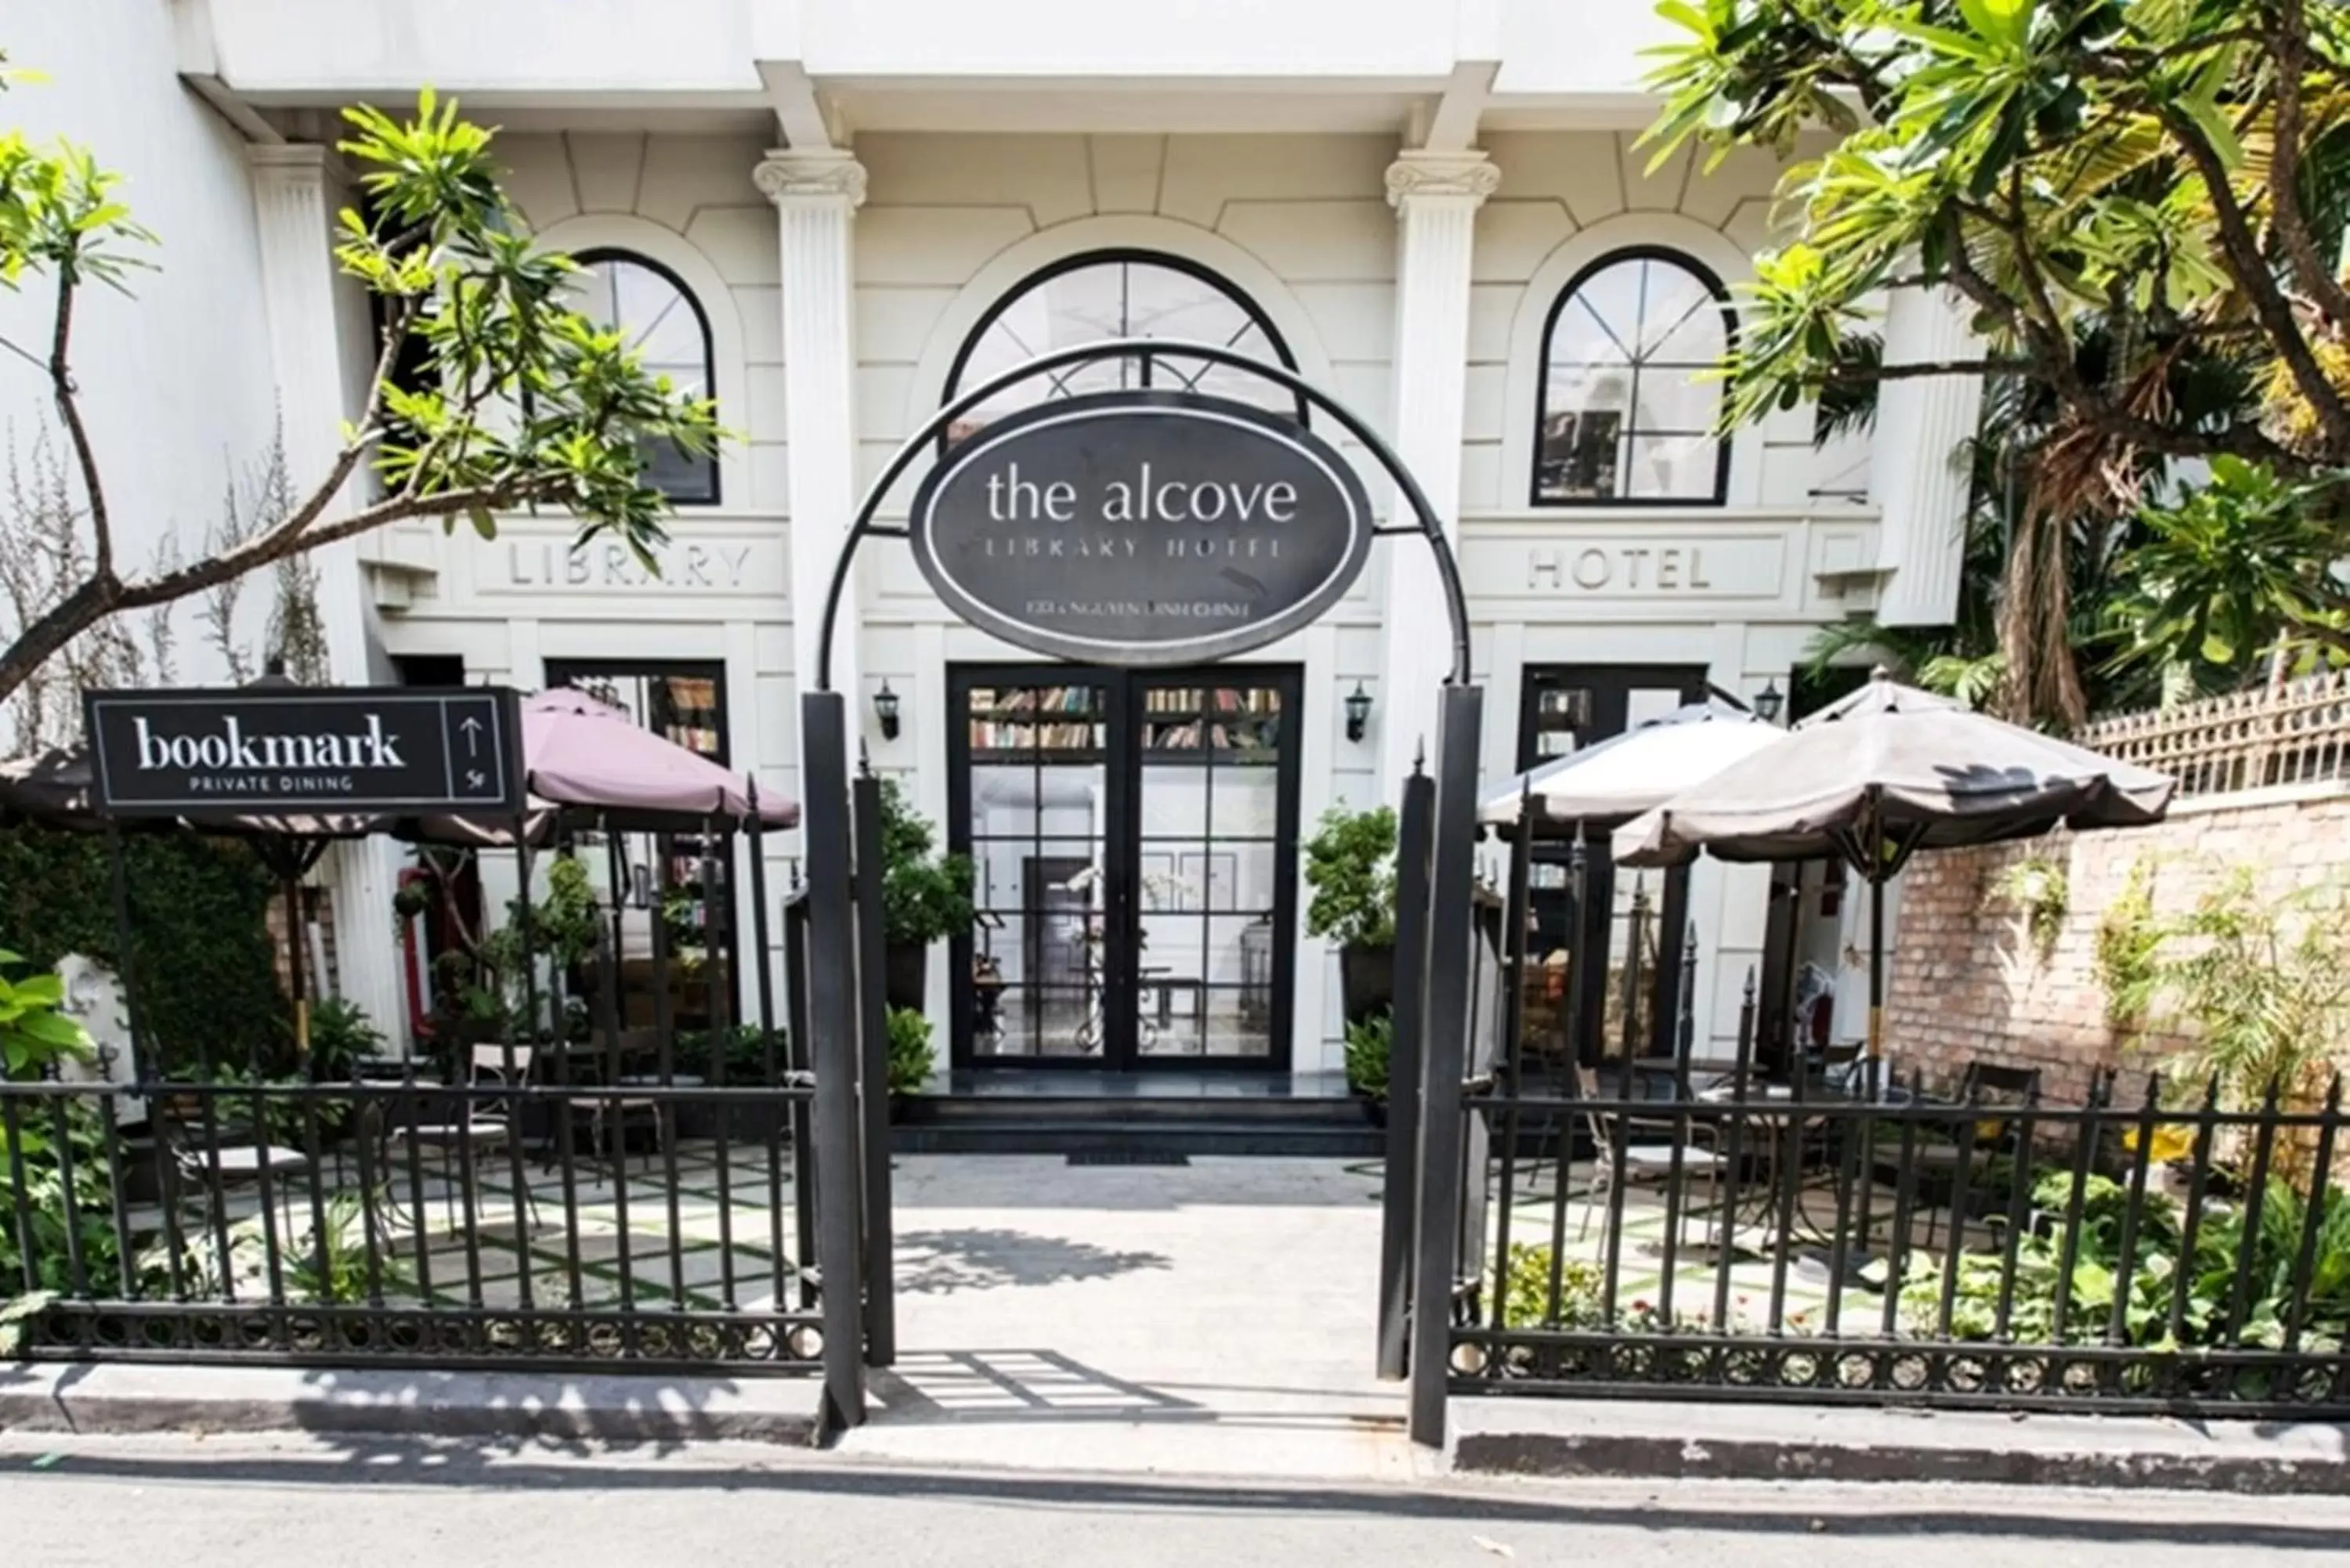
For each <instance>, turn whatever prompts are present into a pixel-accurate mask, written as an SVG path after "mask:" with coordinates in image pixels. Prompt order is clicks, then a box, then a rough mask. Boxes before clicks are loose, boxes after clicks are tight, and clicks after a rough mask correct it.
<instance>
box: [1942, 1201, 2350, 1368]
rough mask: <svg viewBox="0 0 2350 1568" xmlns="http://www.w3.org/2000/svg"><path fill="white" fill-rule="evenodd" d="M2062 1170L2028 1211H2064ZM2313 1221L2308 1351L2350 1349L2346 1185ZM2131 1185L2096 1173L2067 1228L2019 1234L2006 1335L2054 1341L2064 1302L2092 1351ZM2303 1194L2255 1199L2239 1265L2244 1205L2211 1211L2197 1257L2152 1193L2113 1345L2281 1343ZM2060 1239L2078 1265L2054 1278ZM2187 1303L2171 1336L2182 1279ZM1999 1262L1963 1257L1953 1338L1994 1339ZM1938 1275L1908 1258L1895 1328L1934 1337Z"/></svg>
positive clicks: (2114, 1282)
mask: <svg viewBox="0 0 2350 1568" xmlns="http://www.w3.org/2000/svg"><path fill="white" fill-rule="evenodd" d="M2072 1182H2073V1177H2072V1174H2071V1172H2069V1171H2062V1170H2052V1171H2043V1172H2042V1173H2041V1174H2040V1176H2039V1178H2038V1179H2037V1180H2036V1181H2035V1182H2034V1183H2033V1207H2034V1208H2035V1209H2037V1210H2040V1211H2041V1212H2043V1213H2049V1212H2058V1213H2061V1212H2063V1211H2064V1210H2065V1209H2067V1208H2068V1207H2069V1204H2070V1199H2071V1197H2072ZM2128 1208H2129V1191H2128V1189H2127V1188H2126V1187H2124V1186H2123V1185H2122V1184H2121V1183H2120V1182H2117V1181H2115V1180H2113V1179H2110V1178H2107V1177H2103V1176H2092V1177H2090V1178H2088V1179H2087V1181H2086V1183H2085V1186H2084V1187H2083V1189H2082V1203H2081V1217H2080V1220H2079V1222H2078V1226H2077V1230H2078V1232H2079V1233H2078V1235H2077V1237H2070V1238H2068V1236H2067V1232H2068V1231H2073V1230H2074V1229H2075V1227H2074V1226H2071V1225H2066V1224H2064V1223H2061V1222H2059V1223H2056V1224H2054V1225H2050V1226H2048V1227H2046V1228H2045V1229H2044V1230H2043V1231H2034V1232H2031V1233H2027V1234H2025V1235H2023V1236H2021V1237H2019V1238H2017V1241H2016V1248H2015V1286H2014V1291H2013V1295H2012V1302H2011V1303H2010V1309H2009V1320H2008V1321H2009V1331H2008V1332H2009V1335H2010V1337H2012V1338H2013V1339H2015V1340H2017V1341H2019V1342H2022V1343H2025V1344H2031V1343H2034V1342H2038V1343H2048V1342H2051V1341H2052V1340H2053V1339H2054V1335H2055V1332H2056V1305H2057V1303H2058V1302H2059V1301H2060V1300H2062V1301H2064V1303H2065V1324H2064V1339H2063V1343H2064V1344H2067V1345H2086V1344H2095V1343H2101V1342H2103V1340H2104V1339H2105V1337H2106V1330H2107V1328H2108V1326H2109V1324H2111V1321H2112V1317H2113V1309H2114V1301H2115V1296H2116V1291H2117V1290H2119V1289H2121V1288H2122V1286H2123V1282H2122V1279H2121V1234H2122V1230H2123V1224H2124V1220H2125V1218H2126V1214H2127V1211H2128ZM2308 1215H2309V1209H2308V1204H2307V1202H2306V1200H2305V1199H2303V1197H2302V1195H2301V1193H2300V1192H2298V1191H2296V1190H2295V1189H2293V1186H2292V1184H2291V1183H2289V1182H2286V1181H2284V1180H2282V1179H2274V1178H2272V1179H2271V1180H2270V1182H2269V1184H2268V1188H2267V1190H2266V1192H2265V1194H2264V1195H2263V1197H2262V1201H2261V1205H2260V1216H2259V1220H2258V1224H2259V1230H2258V1231H2256V1232H2255V1233H2254V1234H2253V1236H2252V1239H2251V1251H2250V1253H2249V1259H2248V1257H2247V1253H2246V1250H2245V1245H2244V1226H2245V1222H2246V1215H2245V1213H2244V1210H2243V1207H2242V1206H2235V1207H2230V1208H2227V1209H2220V1208H2218V1207H2216V1206H2215V1207H2214V1208H2212V1209H2210V1210H2207V1211H2206V1213H2205V1215H2204V1217H2203V1221H2202V1223H2201V1224H2200V1225H2199V1226H2198V1227H2196V1233H2195V1250H2194V1251H2193V1252H2192V1253H2191V1254H2187V1253H2185V1251H2184V1243H2185V1226H2184V1222H2183V1220H2184V1217H2183V1213H2182V1211H2181V1209H2180V1207H2179V1205H2178V1202H2177V1201H2176V1200H2174V1199H2171V1198H2169V1197H2168V1196H2167V1195H2165V1194H2162V1193H2157V1192H2149V1193H2147V1195H2146V1199H2145V1203H2144V1207H2143V1208H2142V1209H2141V1210H2139V1213H2138V1223H2137V1237H2136V1240H2135V1241H2134V1243H2133V1262H2132V1263H2131V1269H2130V1275H2129V1280H2128V1282H2127V1287H2126V1288H2127V1290H2128V1294H2127V1295H2126V1297H2124V1298H2123V1300H2122V1332H2123V1342H2124V1343H2125V1344H2127V1345H2138V1346H2145V1347H2164V1346H2172V1347H2175V1348H2182V1349H2194V1348H2219V1347H2228V1346H2235V1345H2245V1346H2268V1347H2274V1346H2277V1345H2282V1343H2283V1337H2284V1314H2285V1311H2286V1309H2287V1306H2288V1304H2289V1303H2290V1302H2291V1300H2292V1294H2293V1267H2294V1264H2295V1262H2296V1261H2297V1260H2298V1257H2299V1250H2300V1247H2301V1239H2302V1235H2303V1229H2304V1227H2305V1225H2306V1223H2307V1220H2308ZM2068 1241H2069V1242H2070V1244H2071V1245H2072V1246H2073V1249H2074V1257H2073V1264H2072V1270H2071V1272H2070V1274H2069V1275H2068V1274H2067V1273H2066V1272H2065V1271H2064V1255H2065V1250H2066V1247H2067V1245H2068ZM2182 1273H2183V1274H2184V1275H2185V1276H2186V1280H2187V1299H2186V1303H2185V1306H2184V1310H2183V1311H2182V1312H2181V1314H2180V1316H2179V1323H2178V1336H2177V1339H2176V1341H2173V1339H2172V1337H2171V1332H2170V1312H2171V1304H2172V1301H2173V1298H2174V1296H2175V1295H2176V1294H2177V1292H2178V1280H2179V1278H2180V1276H2181V1274H2182ZM2239 1274H2241V1275H2242V1276H2243V1283H2242V1291H2243V1297H2244V1317H2243V1322H2242V1323H2241V1324H2240V1325H2239V1327H2238V1329H2237V1331H2236V1333H2235V1334H2234V1335H2233V1336H2232V1337H2231V1336H2230V1334H2229V1333H2228V1309H2229V1306H2230V1302H2231V1300H2232V1298H2233V1297H2234V1295H2235V1293H2236V1292H2237V1289H2238V1276H2239ZM2000 1276H2001V1260H2000V1258H1999V1256H1998V1255H1997V1254H1996V1253H1988V1252H1980V1253H1979V1252H1968V1253H1963V1254H1961V1255H1960V1258H1959V1261H1958V1277H1957V1282H1956V1286H1955V1289H1954V1290H1953V1292H1952V1296H1951V1310H1950V1334H1951V1336H1952V1337H1953V1338H1957V1339H1962V1340H1981V1339H1990V1338H1992V1337H1994V1336H1995V1334H1996V1333H1997V1329H1998V1309H1999V1298H2000V1290H2001V1281H2000ZM1941 1293H1942V1271H1941V1267H1940V1264H1939V1262H1938V1261H1937V1260H1934V1259H1932V1258H1927V1257H1913V1258H1912V1259H1911V1263H1910V1267H1909V1270H1908V1275H1907V1277H1906V1278H1905V1279H1904V1281H1903V1282H1902V1292H1901V1305H1902V1311H1903V1315H1904V1318H1905V1321H1907V1322H1908V1324H1909V1326H1910V1327H1911V1328H1912V1329H1914V1330H1916V1331H1918V1332H1923V1333H1930V1332H1932V1331H1933V1329H1934V1327H1935V1325H1936V1324H1937V1322H1938V1314H1939V1310H1940V1303H1941ZM2307 1300H2308V1311H2307V1314H2306V1315H2305V1317H2304V1318H2303V1344H2304V1345H2305V1346H2307V1347H2308V1348H2310V1349H2312V1350H2315V1351H2319V1352H2328V1351H2333V1350H2336V1349H2339V1348H2340V1347H2341V1346H2342V1345H2344V1344H2345V1341H2350V1191H2345V1190H2344V1189H2340V1188H2330V1189H2328V1190H2327V1191H2326V1193H2325V1196H2324V1210H2323V1212H2322V1213H2321V1214H2320V1215H2319V1218H2318V1244H2317V1252H2316V1257H2315V1259H2314V1263H2313V1266H2312V1268H2311V1271H2310V1282H2309V1292H2308V1298H2307Z"/></svg>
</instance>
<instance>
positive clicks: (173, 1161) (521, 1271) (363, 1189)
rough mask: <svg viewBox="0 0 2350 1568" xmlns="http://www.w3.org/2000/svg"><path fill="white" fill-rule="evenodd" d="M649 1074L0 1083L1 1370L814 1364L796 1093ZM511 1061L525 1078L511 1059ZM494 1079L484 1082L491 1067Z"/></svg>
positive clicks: (806, 1183)
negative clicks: (578, 1081)
mask: <svg viewBox="0 0 2350 1568" xmlns="http://www.w3.org/2000/svg"><path fill="white" fill-rule="evenodd" d="M764 1054H765V1055H766V1057H767V1061H766V1064H765V1066H766V1072H765V1073H764V1077H765V1079H766V1080H767V1081H765V1082H761V1083H756V1084H753V1085H749V1086H723V1085H720V1084H719V1082H718V1080H716V1079H715V1078H714V1077H713V1078H712V1079H709V1080H707V1081H702V1080H698V1079H695V1078H691V1077H688V1076H686V1075H682V1074H680V1073H678V1072H676V1071H675V1069H674V1064H672V1063H671V1062H668V1061H666V1060H665V1061H664V1062H663V1063H662V1064H661V1070H660V1073H659V1074H658V1075H654V1076H652V1077H650V1078H647V1079H633V1080H626V1081H621V1080H613V1081H608V1082H605V1083H602V1084H588V1085H574V1084H568V1083H543V1082H535V1081H533V1080H532V1075H531V1074H530V1071H529V1067H530V1060H529V1053H527V1052H525V1051H521V1050H519V1049H517V1048H515V1047H511V1046H507V1047H500V1046H483V1047H477V1048H476V1054H475V1059H474V1063H475V1067H476V1069H477V1070H476V1071H474V1072H473V1073H471V1074H465V1073H458V1074H452V1082H448V1083H437V1082H432V1081H427V1080H424V1079H421V1078H419V1077H418V1076H417V1075H415V1073H414V1070H413V1069H412V1068H411V1069H409V1070H407V1071H406V1072H404V1073H403V1074H402V1075H400V1076H398V1077H396V1078H392V1079H389V1080H380V1081H373V1082H369V1081H359V1080H355V1081H351V1082H332V1083H307V1084H305V1083H289V1084H265V1085H244V1084H235V1083H222V1082H205V1083H154V1084H147V1085H136V1086H109V1085H87V1084H63V1083H56V1082H44V1083H0V1301H7V1300H9V1299H10V1298H13V1299H14V1303H15V1304H14V1305H13V1306H12V1307H11V1309H10V1315H11V1317H12V1318H13V1319H14V1320H15V1321H13V1322H12V1323H10V1324H6V1325H5V1328H6V1329H8V1330H10V1331H13V1334H0V1340H5V1338H8V1337H14V1338H16V1339H17V1340H18V1341H19V1342H20V1343H19V1345H17V1353H18V1354H30V1355H36V1356H46V1357H64V1358H111V1359H155V1360H174V1361H203V1360H266V1361H276V1362H282V1363H291V1364H307V1365H355V1364H365V1365H385V1364H405V1365H411V1366H433V1367H448V1366H536V1367H545V1368H564V1369H574V1370H578V1369H594V1368H606V1369H609V1368H612V1367H614V1366H629V1367H636V1368H643V1369H654V1368H660V1369H675V1370H690V1369H695V1368H700V1369H704V1370H707V1369H709V1368H710V1367H712V1366H714V1365H721V1364H723V1366H725V1367H726V1368H727V1369H728V1370H729V1371H730V1372H734V1373H741V1372H763V1371H764V1372H796V1371H803V1370H811V1371H812V1370H814V1369H815V1366H816V1361H817V1358H818V1356H819V1355H820V1353H821V1350H822V1345H823V1332H822V1324H821V1321H820V1317H819V1314H817V1312H816V1310H815V1308H816V1271H815V1268H814V1251H813V1245H814V1239H815V1237H814V1225H813V1222H812V1220H811V1218H810V1209H811V1203H812V1200H813V1193H812V1190H811V1189H812V1187H813V1185H814V1184H813V1179H812V1174H813V1173H812V1172H811V1171H810V1170H809V1169H808V1168H807V1162H806V1159H805V1158H803V1156H804V1151H805V1150H806V1148H807V1147H808V1142H809V1140H808V1138H807V1136H806V1118H807V1116H808V1112H809V1107H810V1104H811V1101H812V1098H813V1090H812V1089H811V1088H810V1087H809V1085H808V1080H807V1075H806V1074H805V1073H804V1072H799V1073H795V1072H794V1071H793V1070H792V1068H791V1067H790V1066H789V1065H788V1064H786V1063H785V1061H784V1060H782V1059H781V1044H780V1042H779V1041H778V1040H777V1039H776V1038H775V1034H773V1033H770V1034H769V1035H768V1036H767V1037H766V1039H765V1041H764ZM517 1057H519V1058H521V1060H519V1061H517V1060H516V1058H517ZM502 1065H503V1067H504V1069H505V1070H503V1071H502V1070H500V1068H501V1066H502Z"/></svg>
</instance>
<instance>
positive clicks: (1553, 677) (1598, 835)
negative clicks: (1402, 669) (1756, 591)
mask: <svg viewBox="0 0 2350 1568" xmlns="http://www.w3.org/2000/svg"><path fill="white" fill-rule="evenodd" d="M1708 673H1709V672H1708V670H1707V669H1706V667H1705V666H1704V665H1701V664H1555V663H1541V664H1527V665H1524V666H1523V667H1522V668H1521V669H1520V670H1519V675H1518V767H1519V769H1520V771H1522V772H1523V771H1524V770H1526V769H1528V768H1534V767H1539V766H1541V765H1542V764H1543V763H1545V762H1553V761H1555V760H1557V759H1556V758H1555V757H1542V756H1537V755H1535V754H1534V747H1535V745H1536V743H1537V742H1536V740H1535V736H1536V733H1537V730H1536V719H1537V715H1538V712H1539V709H1540V703H1541V692H1542V689H1543V688H1544V686H1545V685H1554V686H1557V685H1574V686H1580V687H1584V688H1586V689H1588V690H1589V691H1590V692H1591V722H1590V734H1589V735H1588V736H1586V737H1583V738H1582V741H1581V745H1580V746H1578V748H1577V749H1578V750H1580V749H1582V748H1583V747H1587V746H1591V745H1595V744H1596V743H1598V742H1601V741H1606V740H1609V739H1612V738H1613V737H1615V736H1617V735H1620V734H1622V733H1624V732H1625V731H1627V729H1629V728H1631V698H1632V693H1633V692H1634V691H1656V690H1659V689H1660V688H1671V687H1676V686H1677V687H1678V688H1679V691H1680V698H1681V701H1683V702H1696V701H1702V700H1703V698H1704V697H1705V694H1706V682H1707V676H1708ZM1584 855H1585V860H1584V866H1585V874H1584V888H1585V894H1586V896H1585V898H1584V903H1583V910H1582V923H1583V930H1582V933H1581V943H1580V945H1579V947H1578V948H1577V950H1578V951H1581V952H1586V953H1598V954H1600V955H1601V960H1600V970H1599V973H1600V978H1601V980H1602V981H1603V982H1604V981H1605V980H1606V978H1607V958H1608V956H1610V955H1611V947H1612V942H1611V938H1612V934H1613V929H1614V924H1615V909H1616V863H1615V861H1614V859H1613V858H1611V857H1610V856H1609V854H1608V839H1607V830H1605V829H1603V828H1589V829H1586V832H1585V835H1584ZM1658 921H1659V930H1658V939H1657V969H1658V971H1659V973H1660V974H1661V975H1663V976H1666V977H1669V978H1667V979H1666V980H1665V981H1664V982H1663V985H1662V989H1661V992H1660V994H1661V995H1663V996H1664V997H1665V998H1667V999H1670V998H1672V997H1674V996H1676V995H1678V994H1679V983H1680V979H1679V977H1680V971H1681V966H1682V964H1683V962H1684V961H1686V957H1687V952H1688V947H1689V943H1688V930H1689V867H1686V866H1679V867H1673V868H1672V869H1671V870H1669V871H1668V872H1666V873H1665V878H1664V899H1663V907H1662V909H1659V912H1658ZM1581 996H1582V1006H1581V1009H1580V1016H1578V1017H1576V1018H1575V1019H1573V1020H1571V1021H1570V1022H1571V1023H1572V1026H1573V1028H1574V1030H1575V1039H1576V1040H1577V1041H1579V1042H1582V1043H1583V1050H1582V1054H1581V1057H1580V1059H1581V1060H1582V1062H1583V1064H1585V1065H1586V1066H1595V1065H1596V1064H1597V1063H1598V1061H1599V1060H1600V1059H1602V1058H1604V1057H1607V1056H1609V1055H1612V1054H1615V1053H1616V1052H1617V1050H1618V1049H1619V1048H1620V1046H1621V1044H1622V1042H1621V1041H1620V1040H1602V1039H1601V1038H1600V1025H1601V1023H1602V1022H1603V1021H1604V1020H1605V1019H1606V1018H1607V985H1606V984H1605V983H1601V984H1598V985H1586V986H1584V987H1582V988H1581ZM1692 1003H1694V999H1692ZM1677 1012H1678V1009H1676V1008H1674V1007H1671V1006H1660V1007H1659V1008H1657V1009H1656V1010H1655V1016H1654V1017H1653V1018H1651V1019H1650V1020H1649V1029H1648V1038H1647V1039H1646V1040H1642V1041H1639V1042H1637V1044H1638V1049H1639V1051H1640V1053H1641V1054H1644V1055H1649V1056H1657V1055H1669V1054H1672V1052H1673V1051H1674V1050H1675V1049H1676V1045H1677V1040H1676V1035H1675V1026H1676V1024H1677V1022H1678V1019H1677V1016H1676V1014H1677Z"/></svg>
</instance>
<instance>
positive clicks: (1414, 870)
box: [1379, 765, 1436, 1380]
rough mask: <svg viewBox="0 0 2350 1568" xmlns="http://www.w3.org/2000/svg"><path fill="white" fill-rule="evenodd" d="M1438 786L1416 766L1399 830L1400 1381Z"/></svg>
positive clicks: (1388, 1185)
mask: <svg viewBox="0 0 2350 1568" xmlns="http://www.w3.org/2000/svg"><path fill="white" fill-rule="evenodd" d="M1435 795H1436V781H1435V780H1434V779H1431V778H1430V777H1429V776H1428V775H1427V774H1424V773H1422V772H1421V771H1420V770H1419V767H1418V766H1417V765H1415V766H1414V767H1413V769H1412V773H1411V776H1410V777H1409V778H1408V779H1406V780H1404V784H1403V810H1402V812H1401V814H1400V815H1399V818H1398V823H1397V828H1396V950H1395V1002H1394V1012H1393V1013H1392V1014H1391V1015H1390V1023H1391V1032H1390V1033H1389V1035H1388V1158H1387V1172H1386V1180H1385V1183H1384V1186H1383V1188H1382V1190H1381V1192H1380V1194H1379V1198H1380V1204H1381V1215H1380V1222H1379V1376H1381V1377H1385V1378H1388V1379H1390V1380H1393V1379H1396V1378H1400V1377H1401V1376H1403V1375H1404V1369H1405V1366H1406V1365H1407V1364H1408V1361H1409V1357H1408V1356H1407V1355H1406V1348H1407V1345H1408V1342H1409V1334H1408V1331H1407V1329H1406V1327H1405V1325H1406V1324H1407V1323H1408V1322H1409V1319H1410V1305H1411V1252H1412V1208H1413V1204H1414V1203H1415V1202H1416V1201H1417V1199H1418V1198H1419V1085H1420V1070H1419V1063H1420V1043H1421V1041H1422V1040H1423V1039H1424V1038H1425V1032H1424V1031H1425V1024H1426V1019H1425V1018H1424V1017H1423V1016H1422V1014H1423V1011H1424V999H1425V997H1426V996H1427V994H1428V992H1427V985H1426V981H1427V978H1428V929H1429V919H1428V915H1429V910H1428V870H1429V867H1428V854H1429V847H1430V846H1429V833H1430V826H1431V817H1432V815H1433V810H1434V804H1435Z"/></svg>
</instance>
